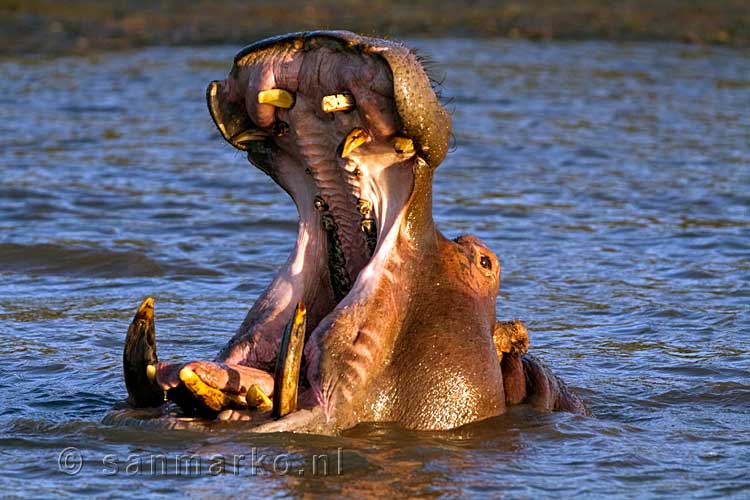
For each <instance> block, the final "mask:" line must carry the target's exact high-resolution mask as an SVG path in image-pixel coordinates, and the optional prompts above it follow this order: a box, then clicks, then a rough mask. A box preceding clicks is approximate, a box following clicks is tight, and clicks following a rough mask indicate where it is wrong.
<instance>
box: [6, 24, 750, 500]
mask: <svg viewBox="0 0 750 500" xmlns="http://www.w3.org/2000/svg"><path fill="white" fill-rule="evenodd" d="M413 45H415V46H417V47H419V48H420V49H421V50H422V51H423V52H425V53H428V54H430V55H431V56H432V58H433V59H434V60H435V68H434V71H435V72H436V73H438V74H444V76H445V79H444V84H443V96H444V98H445V100H446V101H448V102H449V105H448V107H449V108H450V109H451V110H452V113H453V119H454V136H455V145H456V147H455V149H454V150H453V151H452V152H451V153H450V154H449V156H448V158H447V160H446V161H445V163H444V164H443V165H442V166H441V167H440V169H439V170H438V172H437V175H436V178H435V200H434V201H435V214H436V219H437V222H438V224H439V226H440V227H441V229H442V230H443V231H444V232H445V233H446V234H448V235H450V236H455V235H457V234H459V233H463V232H471V233H474V234H476V235H478V236H479V237H480V238H482V239H483V240H484V241H485V242H487V243H488V244H489V245H490V247H492V248H493V249H494V250H495V252H496V253H497V254H498V256H499V257H500V259H501V262H502V285H501V288H502V290H501V294H500V297H499V298H498V315H499V316H500V317H501V318H502V319H512V318H520V319H523V320H524V321H525V322H526V323H527V325H528V327H529V331H530V334H531V344H532V347H531V350H532V352H534V353H536V354H537V355H539V356H541V357H543V358H544V359H545V360H546V362H547V363H548V364H549V365H551V366H552V367H554V369H555V371H556V372H557V373H558V374H559V375H561V376H562V377H563V378H564V379H565V380H566V381H567V382H568V383H569V384H570V385H571V386H572V387H573V388H574V390H575V391H576V392H578V393H579V394H580V395H581V396H582V397H583V398H584V399H585V401H586V402H587V404H588V406H589V408H590V410H591V412H592V416H590V417H581V416H573V415H569V414H561V413H557V414H538V413H535V412H533V411H531V410H530V409H528V408H524V407H518V408H513V409H512V411H511V412H510V413H509V414H508V415H507V416H503V417H499V418H495V419H492V420H489V421H485V422H481V423H478V424H475V425H471V426H468V427H466V428H463V429H460V430H457V431H453V432H445V433H414V432H407V431H404V430H402V429H399V428H397V427H395V426H392V425H385V424H379V425H364V426H360V427H358V428H356V429H354V430H351V431H349V432H347V433H345V434H344V435H343V436H340V437H317V436H287V435H267V436H257V435H248V434H247V433H244V432H241V431H239V430H238V429H237V428H236V427H233V426H232V425H230V424H226V425H220V426H216V427H215V428H214V429H213V431H211V432H193V431H155V430H148V429H142V428H137V427H118V426H108V425H104V424H102V423H101V421H102V418H103V417H104V416H105V415H106V413H107V412H108V411H109V410H110V409H111V408H112V406H113V405H114V404H115V403H117V402H118V401H120V400H122V399H123V398H124V396H125V388H124V384H123V380H122V375H121V356H122V345H123V341H124V337H125V331H126V329H127V325H128V323H129V321H130V319H131V318H132V315H133V313H134V311H135V308H136V307H137V305H138V303H139V302H140V300H142V299H143V298H144V297H145V296H148V295H153V296H154V297H155V298H156V301H157V302H156V316H157V318H156V321H157V336H158V339H159V349H160V356H161V358H162V359H170V358H173V359H186V358H206V357H212V356H213V355H214V354H215V353H216V352H217V351H218V350H219V349H220V348H221V347H222V346H223V344H224V343H225V342H226V340H227V339H228V338H229V337H230V336H231V334H232V333H233V332H234V330H235V329H236V328H237V326H238V325H239V324H240V322H241V321H242V318H243V317H244V314H245V312H246V311H247V309H248V307H249V305H250V304H252V302H253V300H254V299H255V298H256V297H257V296H258V294H259V293H260V292H261V291H262V289H263V288H264V287H265V286H266V285H267V283H268V282H269V281H270V279H271V277H272V276H273V273H274V270H275V269H276V267H277V266H279V265H280V264H282V263H283V261H284V260H285V256H286V255H287V254H288V252H289V251H290V249H291V247H292V244H293V240H294V235H295V234H296V212H295V211H294V208H293V205H292V203H291V201H290V200H289V199H288V198H287V197H286V195H285V194H283V193H282V192H281V191H280V189H278V188H277V187H276V186H275V185H274V184H273V183H272V182H271V181H270V180H269V179H267V178H266V177H265V176H264V175H263V174H262V173H260V172H259V171H257V170H255V169H253V168H252V167H250V166H249V165H248V164H247V162H246V160H245V159H244V158H243V156H242V155H241V154H240V153H238V152H235V151H234V150H232V149H231V148H230V147H229V146H228V145H227V144H226V143H224V142H223V140H221V139H220V137H219V136H218V133H217V132H216V131H215V128H214V126H213V124H212V123H211V120H210V118H209V116H208V113H207V111H206V109H205V104H204V91H205V87H206V84H207V82H208V81H210V80H212V79H217V78H223V77H224V76H225V75H226V73H227V71H228V69H229V67H230V63H231V58H232V56H233V55H234V53H235V51H236V49H237V47H220V48H210V49H205V48H200V49H196V48H185V49H181V48H180V49H178V48H153V49H146V50H140V51H134V52H126V53H118V54H100V55H93V56H91V57H88V58H59V59H33V58H28V59H21V60H4V61H0V339H2V342H0V477H2V485H3V493H2V494H3V496H5V495H8V496H18V497H40V496H48V495H50V494H52V495H54V496H69V497H80V496H84V495H89V496H95V497H105V496H108V495H109V494H110V493H112V492H120V493H119V494H120V495H128V496H143V497H149V498H159V497H172V496H178V495H179V496H188V497H203V496H206V495H213V496H216V497H229V496H233V497H234V496H238V495H239V496H248V495H253V496H256V495H257V496H289V495H293V496H297V495H303V494H306V493H326V494H345V495H354V496H367V497H378V498H381V497H387V496H428V497H433V496H435V497H438V496H455V495H467V496H472V495H476V496H480V495H486V494H497V493H498V492H500V493H503V494H504V495H505V496H508V497H515V498H540V497H555V498H557V497H559V496H560V495H562V496H565V497H571V496H574V495H576V496H581V497H603V496H605V495H606V496H613V497H634V496H647V497H678V496H679V497H701V498H703V497H722V498H724V497H729V496H735V497H737V498H742V497H747V496H750V466H748V464H750V354H749V353H750V287H749V285H750V213H748V207H750V112H749V110H750V58H749V57H747V52H746V51H739V50H731V49H723V48H704V47H691V46H682V45H665V44H660V45H657V44H628V45H616V44H609V43H594V42H591V43H538V44H535V43H528V42H521V41H468V40H452V39H445V40H433V41H415V42H413ZM67 447H75V450H68V451H67V452H65V453H67V454H68V455H69V456H68V457H67V458H66V456H65V454H63V450H65V449H66V448H67ZM185 455H187V456H188V458H190V457H192V459H193V462H191V464H189V467H188V469H189V470H187V471H186V470H185V464H184V461H185V459H184V456H185ZM242 455H244V456H245V458H244V459H240V458H239V457H240V456H242ZM314 455H325V460H323V459H322V458H320V457H318V458H317V459H316V458H315V457H314ZM155 456H156V458H154V457H155ZM159 456H163V457H164V459H160V458H159ZM261 456H262V457H263V458H262V459H260V457H261ZM78 457H80V458H81V459H82V462H81V463H80V466H81V469H80V471H77V473H74V472H76V470H77V465H78V462H77V460H78ZM160 460H162V462H163V461H164V460H166V462H165V463H166V470H165V469H162V468H161V467H162V465H161V463H162V462H160ZM222 460H223V461H224V466H223V467H221V466H216V465H215V464H216V463H221V461H222ZM274 460H276V463H275V465H274ZM323 461H327V466H328V469H327V471H325V472H326V473H327V474H324V473H323V470H322V468H323V466H322V462H323ZM152 462H153V463H152ZM196 462H199V467H198V470H197V471H196V470H195V463H196ZM212 464H213V465H214V466H213V469H212V468H211V466H212ZM313 468H315V470H313ZM300 471H302V473H300Z"/></svg>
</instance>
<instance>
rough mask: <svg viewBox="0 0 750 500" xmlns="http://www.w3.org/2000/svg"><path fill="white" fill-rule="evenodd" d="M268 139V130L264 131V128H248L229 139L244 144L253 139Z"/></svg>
mask: <svg viewBox="0 0 750 500" xmlns="http://www.w3.org/2000/svg"><path fill="white" fill-rule="evenodd" d="M266 139H268V133H267V132H264V131H263V130H252V129H248V130H244V131H242V132H239V133H237V134H235V135H233V136H232V137H231V139H229V141H230V142H232V143H236V144H243V145H244V144H247V143H249V142H252V141H265V140H266Z"/></svg>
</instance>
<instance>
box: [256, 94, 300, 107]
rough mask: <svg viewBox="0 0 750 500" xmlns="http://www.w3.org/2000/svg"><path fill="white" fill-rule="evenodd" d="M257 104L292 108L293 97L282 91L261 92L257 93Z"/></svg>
mask: <svg viewBox="0 0 750 500" xmlns="http://www.w3.org/2000/svg"><path fill="white" fill-rule="evenodd" d="M258 103H260V104H270V105H271V106H276V107H277V108H287V109H288V108H291V107H292V106H294V95H293V94H291V93H290V92H287V91H286V90H284V89H268V90H261V91H260V92H258Z"/></svg>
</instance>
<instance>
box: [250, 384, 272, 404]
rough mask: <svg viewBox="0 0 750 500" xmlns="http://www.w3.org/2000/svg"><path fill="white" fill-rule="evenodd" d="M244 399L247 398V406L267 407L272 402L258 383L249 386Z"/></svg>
mask: <svg viewBox="0 0 750 500" xmlns="http://www.w3.org/2000/svg"><path fill="white" fill-rule="evenodd" d="M245 399H247V407H248V408H268V407H270V406H271V405H272V404H273V403H272V402H271V400H270V399H269V398H268V396H266V393H265V392H263V389H261V388H260V386H259V385H258V384H253V385H251V386H250V389H248V390H247V396H245Z"/></svg>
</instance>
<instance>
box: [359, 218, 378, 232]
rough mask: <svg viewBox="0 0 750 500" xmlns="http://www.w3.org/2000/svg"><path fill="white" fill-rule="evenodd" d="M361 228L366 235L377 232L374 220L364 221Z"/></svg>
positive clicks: (360, 224)
mask: <svg viewBox="0 0 750 500" xmlns="http://www.w3.org/2000/svg"><path fill="white" fill-rule="evenodd" d="M359 228H360V229H361V230H362V231H364V232H366V233H371V232H372V231H374V230H375V221H374V220H373V219H362V221H361V222H360V223H359Z"/></svg>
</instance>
